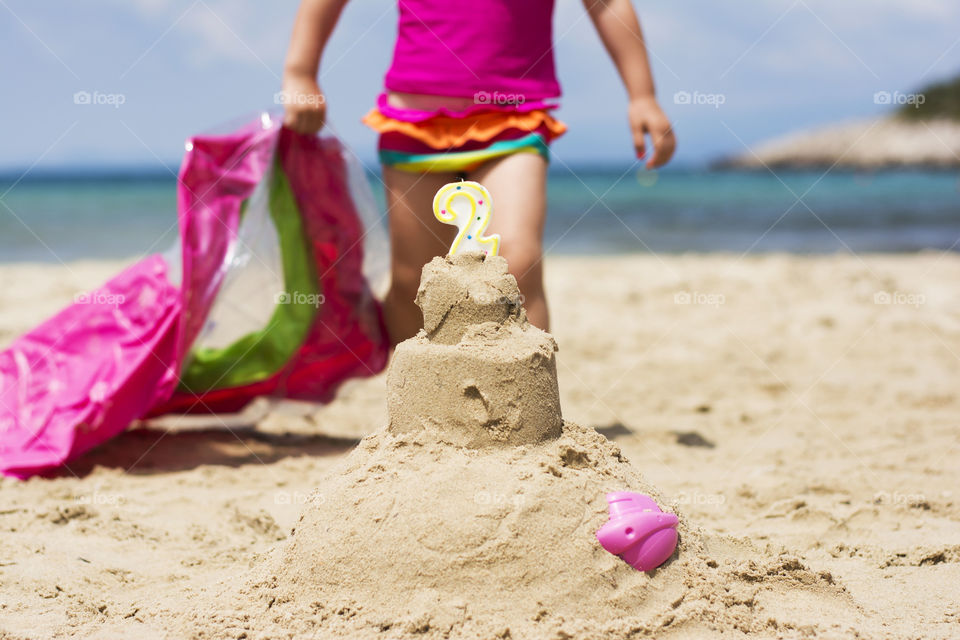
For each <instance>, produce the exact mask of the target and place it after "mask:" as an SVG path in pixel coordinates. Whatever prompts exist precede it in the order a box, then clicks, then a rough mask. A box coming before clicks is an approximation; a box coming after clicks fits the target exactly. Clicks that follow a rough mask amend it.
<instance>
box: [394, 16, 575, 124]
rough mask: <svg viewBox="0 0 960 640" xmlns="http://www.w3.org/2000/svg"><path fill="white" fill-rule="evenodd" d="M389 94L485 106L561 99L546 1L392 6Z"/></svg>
mask: <svg viewBox="0 0 960 640" xmlns="http://www.w3.org/2000/svg"><path fill="white" fill-rule="evenodd" d="M398 4H399V10H400V20H399V24H398V28H397V45H396V48H395V49H394V52H393V64H392V65H391V66H390V69H389V70H388V71H387V75H386V78H385V81H384V84H385V86H386V88H387V90H389V91H397V92H401V93H420V94H428V95H438V96H453V97H462V98H475V99H476V100H477V101H478V104H483V103H484V102H486V103H487V104H488V105H490V106H496V105H509V104H511V103H515V104H524V103H528V102H533V101H536V100H543V99H545V98H555V97H557V96H559V95H560V84H559V83H558V82H557V77H556V72H555V70H554V65H553V47H552V44H553V0H445V1H444V2H441V1H440V0H399V2H398Z"/></svg>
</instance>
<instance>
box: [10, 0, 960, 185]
mask: <svg viewBox="0 0 960 640" xmlns="http://www.w3.org/2000/svg"><path fill="white" fill-rule="evenodd" d="M296 6H297V3H296V2H294V1H291V0H271V1H270V2H265V1H261V2H240V1H238V0H87V1H85V2H82V3H81V2H76V1H72V0H71V1H68V0H44V1H43V2H37V1H36V0H0V16H2V18H0V60H2V62H0V65H2V66H0V69H2V75H0V79H2V85H0V86H2V89H3V98H4V99H3V100H2V106H0V109H2V115H3V117H2V120H0V122H2V124H0V135H2V138H0V139H2V144H0V171H2V172H6V173H10V172H14V173H16V172H20V173H22V172H24V171H26V170H30V171H42V170H45V169H47V170H56V169H63V168H81V169H86V170H96V169H98V168H101V167H111V168H116V167H121V168H122V167H137V168H144V169H150V170H153V169H158V170H161V171H163V170H169V171H172V172H175V171H176V169H177V166H178V164H179V160H180V157H181V155H182V151H183V142H184V140H185V139H186V138H187V137H189V136H190V135H193V134H196V133H201V132H204V131H210V130H213V129H221V128H223V126H224V125H225V124H226V123H230V122H237V121H238V119H243V118H245V117H249V116H251V115H253V114H255V113H256V112H257V111H259V110H262V109H265V108H272V107H274V106H275V101H274V96H275V94H276V92H277V91H278V90H279V87H280V75H281V71H282V65H283V58H284V55H285V52H286V47H287V44H288V38H289V32H290V29H291V25H292V23H293V16H294V13H295V11H296ZM634 6H635V7H636V9H637V11H638V14H639V15H640V18H641V22H642V24H643V28H644V30H645V33H646V39H647V43H648V47H649V49H650V54H651V58H652V62H653V70H654V76H655V79H656V82H657V92H658V96H659V98H660V101H661V104H662V105H663V108H664V110H665V111H666V112H667V114H668V115H669V116H670V117H671V119H672V120H673V122H674V126H675V129H676V132H677V137H678V140H679V149H678V153H677V156H676V161H675V164H676V165H677V166H691V165H701V164H704V163H707V162H709V161H710V160H712V159H715V158H717V157H719V156H723V155H727V154H732V153H740V152H743V151H745V150H747V149H749V148H750V147H751V146H753V145H755V144H757V143H759V142H761V141H763V140H765V139H768V138H770V137H774V136H778V135H783V134H787V133H790V132H794V131H797V130H803V129H807V128H812V127H816V126H818V125H822V124H826V123H833V122H836V121H845V120H856V119H862V118H871V117H876V116H878V115H880V114H883V113H885V112H886V111H889V109H890V106H889V105H885V104H878V103H877V101H876V100H875V94H876V93H877V92H888V93H889V94H890V95H893V96H894V100H895V99H896V96H897V95H909V94H910V92H912V91H915V90H916V89H917V88H919V87H921V86H923V85H924V84H927V83H929V82H932V81H935V80H940V79H943V78H946V77H949V76H951V75H954V74H956V73H960V29H958V28H957V27H958V26H960V3H958V2H956V0H911V1H910V2H906V1H903V0H899V1H892V0H843V1H842V2H838V1H837V0H754V1H753V2H749V3H748V2H738V3H731V2H717V1H716V0H679V1H676V2H653V1H650V0H643V1H635V2H634ZM395 20H396V9H395V0H351V1H350V2H349V3H348V5H347V8H346V9H345V11H344V14H343V16H342V18H341V21H340V23H339V25H338V27H337V29H336V31H335V33H334V36H333V38H332V39H331V41H330V43H329V45H328V48H327V52H326V53H325V55H324V63H323V68H322V70H321V77H320V82H321V86H322V87H323V89H324V91H325V93H326V94H327V99H328V105H329V114H330V115H329V117H330V123H331V130H332V131H333V132H335V133H336V135H338V136H340V137H341V138H342V139H343V140H344V141H345V142H346V144H347V145H349V146H350V147H351V148H352V149H354V150H355V151H356V153H357V154H358V155H359V156H360V157H361V158H362V159H363V160H364V161H367V162H371V163H372V162H373V159H374V157H375V155H374V148H375V142H376V136H375V134H374V133H373V132H372V131H369V130H367V129H366V128H365V127H364V126H363V125H362V124H360V122H359V119H360V118H361V116H362V115H363V114H364V113H365V112H366V111H367V110H368V109H369V108H370V106H371V105H372V104H373V102H374V99H375V98H376V96H377V94H378V93H379V92H380V90H381V86H382V80H383V73H384V71H385V70H386V67H387V65H388V64H389V60H390V55H391V53H392V48H393V41H394V35H395V28H396V26H395ZM554 40H555V51H556V60H557V67H558V73H559V77H560V81H561V84H562V85H563V88H564V97H563V99H562V107H561V109H560V111H559V112H558V115H559V117H560V118H561V119H562V120H563V121H565V122H566V123H567V124H568V125H569V127H570V131H569V133H568V134H567V135H566V136H564V137H563V138H562V139H560V140H559V141H557V142H556V144H555V147H554V157H555V158H556V161H558V162H562V163H564V164H570V165H581V166H582V165H584V164H588V163H589V164H597V163H600V164H605V165H624V164H628V163H630V162H632V160H633V158H632V152H633V147H632V142H631V140H630V136H629V133H628V129H627V121H626V96H625V94H624V91H623V88H622V85H621V84H620V82H619V79H618V77H617V75H616V71H615V69H614V67H613V65H612V64H611V62H610V61H609V59H608V58H607V56H606V53H605V51H604V50H603V47H602V46H601V44H600V42H599V39H598V38H597V35H596V33H595V31H594V30H593V27H592V25H591V23H590V20H589V19H588V18H587V17H586V15H585V13H584V10H583V5H582V3H581V1H580V0H557V10H556V14H555V20H554ZM78 92H79V95H80V96H84V95H89V96H90V98H91V99H90V102H91V103H90V104H83V103H82V102H83V100H84V99H83V98H82V97H81V98H79V101H80V102H81V104H77V103H76V101H75V95H77V94H78ZM84 92H85V94H84ZM896 92H900V94H898V93H896Z"/></svg>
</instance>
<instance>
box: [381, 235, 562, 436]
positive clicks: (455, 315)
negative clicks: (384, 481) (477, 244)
mask: <svg viewBox="0 0 960 640" xmlns="http://www.w3.org/2000/svg"><path fill="white" fill-rule="evenodd" d="M417 304H418V305H419V306H420V308H421V310H422V311H423V320H424V330H423V331H422V332H421V333H420V334H419V335H417V336H416V337H414V338H412V339H410V340H407V341H406V342H403V343H402V344H400V345H398V346H397V350H396V352H395V353H394V357H393V361H392V363H391V366H390V369H389V373H388V377H387V389H388V395H387V406H388V410H389V415H390V426H389V428H390V430H391V431H393V432H395V433H404V432H409V431H415V430H420V429H423V430H428V431H432V432H433V434H434V435H435V437H437V438H439V439H440V440H442V441H445V442H449V443H451V444H454V445H458V446H466V447H474V448H477V447H486V446H516V445H523V444H536V443H540V442H544V441H547V440H551V439H556V438H558V437H559V436H560V433H561V431H562V428H563V418H562V417H561V414H560V392H559V390H558V388H557V366H556V360H555V357H554V353H555V352H556V350H557V345H556V343H555V342H554V340H553V338H552V337H551V336H549V335H548V334H546V333H544V332H543V331H540V330H539V329H537V328H535V327H533V326H532V325H531V324H530V323H529V322H527V319H526V314H525V313H524V310H523V306H522V304H521V298H520V291H519V290H518V289H517V282H516V280H515V279H514V278H513V276H511V275H510V274H508V273H507V261H506V260H504V259H503V258H501V257H499V256H490V257H487V258H486V259H484V256H483V255H481V254H469V253H468V254H464V255H455V256H448V257H446V258H434V259H433V261H432V262H430V263H429V264H427V265H426V266H425V267H424V269H423V279H422V281H421V284H420V289H419V291H418V292H417Z"/></svg>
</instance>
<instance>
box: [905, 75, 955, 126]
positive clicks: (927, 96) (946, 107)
mask: <svg viewBox="0 0 960 640" xmlns="http://www.w3.org/2000/svg"><path fill="white" fill-rule="evenodd" d="M918 93H919V94H921V95H923V98H924V100H923V104H920V105H912V104H905V105H903V106H901V107H900V108H899V109H897V117H900V118H904V119H906V120H932V119H934V118H948V119H950V120H960V76H957V77H956V78H954V79H952V80H945V81H943V82H937V83H934V84H931V85H929V86H926V87H924V88H923V89H921V90H920V91H919V92H918Z"/></svg>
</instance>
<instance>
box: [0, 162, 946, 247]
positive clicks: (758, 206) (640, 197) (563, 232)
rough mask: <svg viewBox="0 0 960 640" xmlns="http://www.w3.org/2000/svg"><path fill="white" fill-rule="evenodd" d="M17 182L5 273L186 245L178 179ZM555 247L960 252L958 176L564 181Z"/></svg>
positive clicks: (555, 210) (0, 237)
mask: <svg viewBox="0 0 960 640" xmlns="http://www.w3.org/2000/svg"><path fill="white" fill-rule="evenodd" d="M15 179H16V178H15V177H9V178H7V179H3V178H0V194H3V195H2V196H0V261H3V262H10V261H45V262H56V261H59V260H62V261H67V260H75V259H82V258H123V257H130V256H138V255H144V254H147V253H151V252H155V251H161V250H164V249H166V248H167V247H169V246H170V245H171V244H172V243H173V242H175V241H176V237H177V235H176V234H177V229H176V214H175V211H176V184H175V181H174V179H173V177H172V176H170V175H157V174H136V173H131V174H125V175H99V174H96V173H93V174H85V175H57V176H53V175H40V176H37V175H28V176H27V177H26V178H24V179H23V180H21V181H20V182H18V183H16V184H14V182H15ZM371 183H372V185H373V186H374V191H375V193H376V194H377V195H378V198H380V202H381V205H382V189H380V183H379V181H378V180H377V179H376V177H375V176H374V175H373V174H371ZM545 235H546V238H545V246H546V248H547V251H548V252H549V253H555V254H564V253H566V254H570V253H576V254H607V253H631V252H657V253H661V252H663V253H673V252H684V251H697V252H707V251H732V252H738V253H739V252H773V251H787V252H794V253H833V252H838V251H839V252H847V251H855V252H858V253H860V252H902V251H919V250H923V249H941V250H944V249H947V250H960V177H958V175H957V174H956V173H953V172H947V171H944V172H925V171H883V172H877V173H853V172H844V171H833V172H830V173H828V174H826V175H823V173H822V172H817V171H803V172H778V173H777V175H772V174H771V173H769V172H748V171H706V170H703V171H700V170H667V171H662V172H659V173H649V172H644V171H640V172H636V171H630V170H617V169H600V168H591V167H585V168H577V169H575V170H573V171H568V170H557V171H555V172H553V173H552V174H551V176H550V187H549V216H548V222H547V228H546V234H545Z"/></svg>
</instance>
